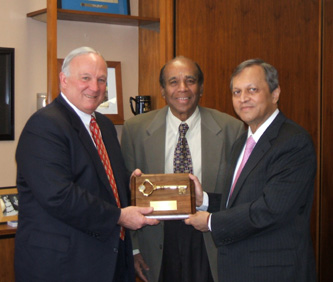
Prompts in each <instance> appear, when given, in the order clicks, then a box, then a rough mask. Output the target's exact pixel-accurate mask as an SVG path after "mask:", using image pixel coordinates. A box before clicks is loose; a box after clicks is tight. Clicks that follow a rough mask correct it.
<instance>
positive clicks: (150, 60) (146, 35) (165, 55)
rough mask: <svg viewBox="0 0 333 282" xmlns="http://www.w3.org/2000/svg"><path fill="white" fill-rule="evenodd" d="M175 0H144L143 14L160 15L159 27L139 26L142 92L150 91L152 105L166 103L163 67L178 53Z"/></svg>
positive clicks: (154, 107) (140, 91)
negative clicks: (150, 28)
mask: <svg viewBox="0 0 333 282" xmlns="http://www.w3.org/2000/svg"><path fill="white" fill-rule="evenodd" d="M173 3H174V1H173V0H140V2H139V15H140V16H147V17H156V18H160V26H159V30H158V31H157V30H149V29H146V28H140V29H139V94H140V95H150V96H151V99H152V109H157V108H161V107H163V106H164V105H165V102H164V99H162V97H161V93H160V87H159V72H160V69H161V67H162V66H163V65H164V64H165V63H166V62H167V61H168V60H170V59H171V58H173V56H174V48H173V46H174V42H173V38H174V29H173V26H174V22H173V15H174V6H173Z"/></svg>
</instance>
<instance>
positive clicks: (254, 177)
mask: <svg viewBox="0 0 333 282" xmlns="http://www.w3.org/2000/svg"><path fill="white" fill-rule="evenodd" d="M315 172H316V155H315V151H314V148H313V144H312V141H311V139H310V137H309V136H308V135H307V134H304V133H303V134H297V135H294V136H292V137H288V138H286V140H285V141H280V142H276V145H273V146H272V147H271V149H270V151H269V152H267V153H266V154H265V155H264V156H263V158H262V159H261V161H259V162H258V164H257V166H256V167H255V168H254V169H253V171H252V172H250V174H249V175H248V177H247V179H246V180H245V183H244V184H243V187H242V188H241V189H242V190H241V191H240V193H239V195H237V196H240V195H241V194H242V195H243V196H244V195H245V197H248V198H251V197H252V199H253V200H251V201H246V200H243V201H242V203H237V205H235V206H232V207H231V208H228V209H224V210H221V211H219V212H216V213H213V215H212V219H211V224H212V225H211V226H212V235H213V238H214V241H215V243H216V245H217V246H222V245H225V244H230V243H233V242H237V241H240V240H243V239H245V238H247V237H250V236H256V235H257V234H260V233H261V232H265V231H267V230H273V229H276V228H279V227H281V226H283V225H284V224H288V223H290V222H291V221H293V220H295V218H296V216H297V215H298V213H302V212H304V209H305V207H308V206H309V205H310V208H307V210H311V205H312V199H313V198H312V196H313V187H314V177H315ZM253 195H255V196H253ZM310 201H311V202H310Z"/></svg>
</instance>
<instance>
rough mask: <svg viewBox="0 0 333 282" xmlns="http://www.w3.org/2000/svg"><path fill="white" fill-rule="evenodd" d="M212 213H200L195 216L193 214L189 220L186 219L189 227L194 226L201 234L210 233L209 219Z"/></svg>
mask: <svg viewBox="0 0 333 282" xmlns="http://www.w3.org/2000/svg"><path fill="white" fill-rule="evenodd" d="M209 215H210V213H209V212H203V211H199V212H197V213H195V214H191V215H190V217H189V218H187V219H185V223H186V224H187V225H192V226H193V227H194V228H195V229H197V230H199V231H201V232H207V231H209V228H208V218H209Z"/></svg>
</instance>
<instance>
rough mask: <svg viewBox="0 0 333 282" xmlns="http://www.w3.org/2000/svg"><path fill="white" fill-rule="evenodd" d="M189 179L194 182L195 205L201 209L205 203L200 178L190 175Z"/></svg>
mask: <svg viewBox="0 0 333 282" xmlns="http://www.w3.org/2000/svg"><path fill="white" fill-rule="evenodd" d="M189 177H190V179H191V180H193V182H194V189H195V205H196V206H197V207H200V206H201V205H202V203H203V191H202V187H201V184H200V181H199V179H198V177H196V176H194V175H193V174H189Z"/></svg>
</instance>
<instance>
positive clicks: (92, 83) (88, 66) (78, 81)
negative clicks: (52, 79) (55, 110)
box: [60, 53, 107, 114]
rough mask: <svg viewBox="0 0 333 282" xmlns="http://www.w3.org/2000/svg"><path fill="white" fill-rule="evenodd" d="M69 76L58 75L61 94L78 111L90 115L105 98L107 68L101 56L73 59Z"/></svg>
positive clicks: (81, 56) (89, 55)
mask: <svg viewBox="0 0 333 282" xmlns="http://www.w3.org/2000/svg"><path fill="white" fill-rule="evenodd" d="M69 70H70V75H69V76H68V77H66V76H65V75H64V73H60V82H61V87H62V92H63V93H64V95H65V96H66V97H67V98H68V100H69V101H70V102H71V103H72V104H73V105H75V106H76V107H77V108H78V109H79V110H81V111H82V112H85V113H87V114H92V113H93V112H94V111H95V110H96V108H97V107H98V106H99V105H100V104H101V103H102V101H103V100H104V97H105V91H106V82H107V68H106V64H105V62H104V60H103V59H102V57H101V56H99V55H97V54H93V53H89V54H84V55H80V56H77V57H75V58H74V59H73V60H72V61H71V63H70V65H69Z"/></svg>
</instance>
